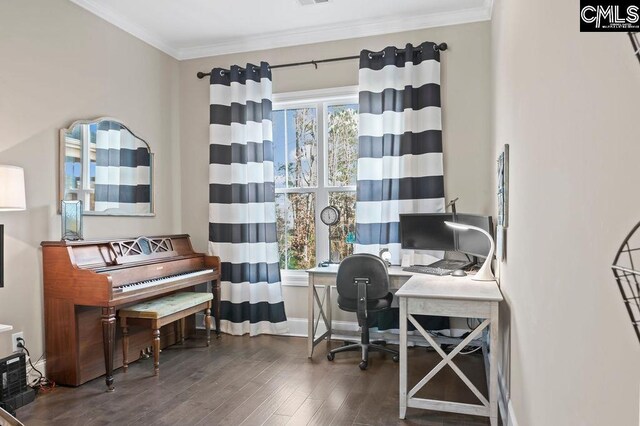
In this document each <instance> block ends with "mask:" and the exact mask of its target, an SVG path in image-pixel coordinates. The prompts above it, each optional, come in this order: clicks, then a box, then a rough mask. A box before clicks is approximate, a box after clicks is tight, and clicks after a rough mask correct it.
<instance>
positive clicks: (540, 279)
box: [492, 0, 640, 426]
mask: <svg viewBox="0 0 640 426" xmlns="http://www.w3.org/2000/svg"><path fill="white" fill-rule="evenodd" d="M578 13H579V12H578V7H577V2H558V1H554V0H542V1H537V2H531V1H525V0H509V1H506V0H498V1H497V3H496V6H495V9H494V18H493V24H492V27H493V31H492V35H493V36H492V39H493V41H492V51H493V58H494V59H493V86H494V96H495V112H494V116H493V120H494V127H495V137H494V139H495V142H496V144H497V147H496V149H497V148H498V147H500V146H501V145H502V144H504V143H509V144H510V147H511V173H510V197H511V199H510V204H509V207H510V211H511V214H510V227H509V230H508V232H509V234H508V245H507V246H508V258H507V261H506V262H505V263H504V264H503V265H502V278H501V286H502V290H503V293H504V295H505V297H506V300H507V302H508V304H507V305H506V306H505V309H503V314H505V313H506V314H507V315H505V316H504V317H503V318H504V319H506V320H507V321H506V325H508V327H507V328H506V330H505V335H506V336H507V337H510V341H511V348H510V351H509V350H506V351H505V353H506V354H507V359H506V360H505V364H506V365H507V366H508V365H509V364H510V366H511V375H510V377H507V378H506V379H507V384H508V385H509V386H508V387H509V388H510V397H511V400H512V402H513V407H514V412H515V415H516V418H517V420H518V422H519V425H520V426H537V425H545V426H547V425H549V426H553V425H594V426H595V425H621V426H637V425H638V423H639V422H638V383H639V382H640V381H639V379H640V374H639V373H640V364H638V359H640V346H639V345H638V341H637V339H636V337H635V335H634V333H633V330H632V327H631V325H630V321H629V318H628V316H627V314H626V311H625V309H624V307H623V304H622V301H621V298H620V294H619V293H618V289H617V287H616V285H615V281H614V279H613V275H612V273H611V269H610V265H611V262H612V260H613V258H614V256H615V254H616V252H617V250H618V248H619V245H620V244H621V242H622V240H623V239H624V237H625V236H626V234H627V232H629V230H630V229H631V227H632V226H633V225H634V224H635V223H637V221H638V220H639V219H640V217H639V215H638V212H640V197H638V188H639V184H640V175H639V172H638V170H639V165H640V163H639V159H640V143H638V137H639V135H640V121H639V120H638V112H639V108H638V100H639V99H640V66H639V64H638V60H637V59H636V58H635V57H634V55H633V53H632V49H631V44H630V43H629V39H628V37H627V35H626V34H624V33H613V34H598V33H582V34H581V33H580V32H579V29H578V19H579V18H578ZM509 352H510V359H509Z"/></svg>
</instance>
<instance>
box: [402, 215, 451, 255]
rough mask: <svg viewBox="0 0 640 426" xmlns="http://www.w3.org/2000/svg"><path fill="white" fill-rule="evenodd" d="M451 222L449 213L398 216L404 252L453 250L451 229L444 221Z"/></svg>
mask: <svg viewBox="0 0 640 426" xmlns="http://www.w3.org/2000/svg"><path fill="white" fill-rule="evenodd" d="M445 220H447V221H453V214H451V213H418V214H401V215H400V242H401V246H402V248H403V249H406V250H455V249H456V243H455V238H454V233H453V229H452V228H450V227H448V226H447V225H445V224H444V221H445Z"/></svg>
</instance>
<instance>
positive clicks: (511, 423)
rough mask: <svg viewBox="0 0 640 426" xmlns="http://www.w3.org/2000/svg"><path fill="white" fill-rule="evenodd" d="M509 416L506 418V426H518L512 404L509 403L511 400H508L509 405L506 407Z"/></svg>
mask: <svg viewBox="0 0 640 426" xmlns="http://www.w3.org/2000/svg"><path fill="white" fill-rule="evenodd" d="M507 408H508V411H509V416H508V417H507V419H508V420H507V426H518V421H517V420H516V413H515V411H514V410H513V404H512V403H511V399H509V404H508V405H507Z"/></svg>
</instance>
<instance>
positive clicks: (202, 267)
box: [41, 235, 220, 391]
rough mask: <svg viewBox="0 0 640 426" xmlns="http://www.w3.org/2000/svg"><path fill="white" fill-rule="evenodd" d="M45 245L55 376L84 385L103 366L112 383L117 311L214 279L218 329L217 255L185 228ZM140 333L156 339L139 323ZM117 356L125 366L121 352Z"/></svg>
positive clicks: (50, 359)
mask: <svg viewBox="0 0 640 426" xmlns="http://www.w3.org/2000/svg"><path fill="white" fill-rule="evenodd" d="M41 245H42V257H43V269H44V314H45V345H46V348H45V352H46V359H47V377H48V378H50V379H51V380H53V381H54V382H56V383H59V384H64V385H72V386H79V385H81V384H82V383H85V382H87V381H89V380H92V379H95V378H96V377H100V376H101V375H103V374H106V384H107V390H109V391H112V390H113V389H114V386H113V369H114V352H115V348H116V345H118V346H119V345H121V343H120V339H119V332H118V334H116V328H117V327H116V311H117V309H119V308H120V307H122V306H125V305H130V304H133V303H137V302H140V301H143V300H148V299H153V298H157V297H160V296H163V295H166V294H170V293H173V292H175V291H178V290H184V289H188V288H192V287H194V286H196V285H198V284H202V283H206V282H211V284H212V285H211V288H212V292H213V298H214V299H213V302H214V303H213V311H214V317H215V321H216V333H217V334H219V333H220V319H219V317H220V314H219V313H220V258H218V257H217V256H207V255H205V254H203V253H196V252H195V251H194V250H193V247H192V245H191V240H190V239H189V236H188V235H167V236H159V237H139V238H133V239H115V240H99V241H98V240H96V241H43V242H42V243H41ZM147 332H148V330H147ZM165 334H166V333H165ZM116 335H118V338H116ZM132 337H133V340H132V342H135V341H136V339H135V336H132ZM165 337H166V336H165ZM169 337H170V336H169ZM167 339H168V338H167ZM137 340H138V342H147V344H146V346H148V342H150V341H151V340H150V336H146V335H143V334H142V331H141V332H140V333H139V335H138V339H137ZM141 344H142V343H141ZM135 350H136V346H135V344H134V345H132V351H135ZM131 355H134V356H135V354H131ZM115 359H116V362H117V365H116V366H120V365H121V363H122V361H121V354H120V353H119V352H118V353H116V354H115ZM130 359H131V357H130ZM133 359H135V358H133Z"/></svg>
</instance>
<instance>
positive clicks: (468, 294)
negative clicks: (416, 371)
mask: <svg viewBox="0 0 640 426" xmlns="http://www.w3.org/2000/svg"><path fill="white" fill-rule="evenodd" d="M396 296H397V297H398V298H399V301H400V418H401V419H404V418H405V416H406V413H407V407H412V408H422V409H427V410H437V411H449V412H454V413H463V414H472V415H480V416H486V417H489V418H490V420H491V425H492V426H495V425H497V424H498V370H497V348H498V303H499V302H500V301H501V300H502V294H501V293H500V289H499V288H498V285H497V284H496V283H495V282H494V281H488V282H481V281H472V280H471V277H470V276H466V277H452V276H444V277H438V276H433V275H415V276H413V277H412V278H411V279H409V280H408V281H407V282H406V283H405V284H404V285H403V286H402V288H400V290H398V291H397V292H396ZM413 315H442V316H450V317H462V318H483V319H484V321H483V322H482V323H481V324H480V325H479V326H478V327H477V328H475V329H474V330H473V331H472V332H471V333H470V334H469V335H468V336H467V337H466V338H465V339H464V340H463V341H462V342H460V344H459V345H458V346H456V348H455V349H454V350H453V351H451V352H450V353H449V354H446V353H445V352H444V351H443V350H442V349H441V348H440V346H439V345H438V344H437V343H436V342H435V340H434V339H433V337H431V336H430V335H429V334H428V333H427V332H426V331H425V330H424V329H423V328H422V327H421V326H420V324H419V323H418V322H417V321H416V320H415V319H414V317H413ZM407 320H409V321H411V323H412V324H413V325H414V326H415V327H416V329H417V330H418V331H419V332H420V334H422V336H423V337H424V338H425V339H427V341H428V342H429V343H430V344H431V346H433V348H434V349H435V350H436V351H437V352H438V354H440V356H441V357H442V358H443V359H442V361H441V362H440V363H439V364H438V365H436V366H435V367H434V368H433V369H432V370H431V371H430V372H429V373H428V374H427V375H426V376H425V377H424V378H422V379H421V380H420V381H419V382H418V383H417V384H416V385H415V386H414V387H413V388H412V389H411V390H408V389H407V385H408V383H407ZM487 326H489V327H490V336H491V343H490V348H491V351H490V355H489V357H490V359H489V366H488V370H489V371H488V372H487V375H488V389H489V399H488V400H487V398H485V397H484V395H482V393H480V391H479V390H478V389H477V388H476V387H475V386H474V385H473V383H471V381H470V380H469V379H468V378H467V376H466V375H465V374H464V373H463V372H462V371H461V370H460V369H459V368H458V366H456V365H455V364H454V363H453V361H452V359H453V357H455V356H456V355H457V354H458V353H459V352H460V351H461V350H462V349H463V348H464V347H465V346H466V345H467V344H468V343H469V342H470V341H471V340H473V339H474V338H475V337H477V336H479V335H480V333H482V331H483V330H484V329H485V328H486V327H487ZM486 349H487V348H486V345H483V351H486ZM447 364H448V365H449V366H450V367H451V368H452V369H453V371H455V372H456V374H458V376H460V378H461V379H462V381H463V382H464V383H465V384H466V385H467V386H468V387H469V389H471V391H472V392H473V393H474V395H475V396H476V397H477V398H478V400H480V402H481V405H480V404H463V403H460V402H450V401H437V400H432V399H424V398H416V397H415V394H416V393H417V392H418V391H419V390H420V389H422V387H423V386H424V385H426V384H427V382H429V380H431V379H432V378H433V376H435V375H436V373H437V372H438V371H440V370H441V369H442V368H443V367H444V366H445V365H447ZM485 367H486V366H485Z"/></svg>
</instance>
